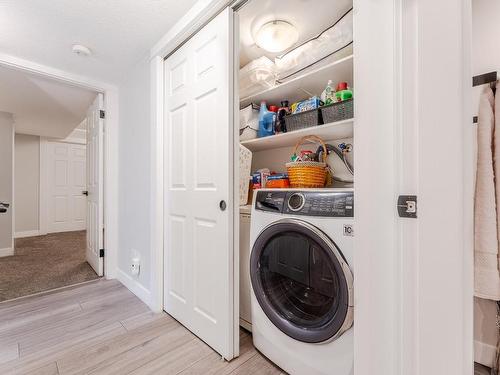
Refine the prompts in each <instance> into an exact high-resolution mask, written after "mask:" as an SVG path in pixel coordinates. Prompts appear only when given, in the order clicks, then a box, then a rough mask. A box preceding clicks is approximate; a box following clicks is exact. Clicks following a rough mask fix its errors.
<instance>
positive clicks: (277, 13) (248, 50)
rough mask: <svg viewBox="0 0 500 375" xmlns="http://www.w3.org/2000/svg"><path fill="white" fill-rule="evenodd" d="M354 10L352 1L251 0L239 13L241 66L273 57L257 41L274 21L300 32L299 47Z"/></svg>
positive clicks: (273, 55)
mask: <svg viewBox="0 0 500 375" xmlns="http://www.w3.org/2000/svg"><path fill="white" fill-rule="evenodd" d="M350 8H352V0H335V1H332V0H287V1H276V0H251V1H249V2H248V3H247V4H246V5H245V6H244V7H243V8H242V9H241V10H240V11H239V12H238V13H239V16H240V65H241V66H244V65H246V64H247V63H248V62H250V61H251V60H253V59H256V58H258V57H260V56H262V55H265V56H267V57H269V58H271V59H274V57H276V56H277V55H278V54H271V53H268V52H266V51H264V50H263V49H261V48H259V47H258V46H257V45H256V44H255V41H254V39H253V35H254V34H255V32H256V31H257V30H258V29H259V28H260V27H261V26H262V25H263V24H265V23H267V22H269V21H273V20H283V21H288V22H290V23H291V24H292V25H294V26H295V27H296V28H297V30H298V32H299V40H298V42H297V45H298V44H300V43H302V42H304V41H306V40H308V39H310V38H312V37H315V36H317V35H318V34H319V33H320V32H322V31H323V30H325V29H326V28H328V27H329V26H331V25H333V24H334V23H335V22H336V21H337V20H338V19H339V18H340V17H341V16H342V15H343V14H344V13H345V12H346V11H348V10H349V9H350Z"/></svg>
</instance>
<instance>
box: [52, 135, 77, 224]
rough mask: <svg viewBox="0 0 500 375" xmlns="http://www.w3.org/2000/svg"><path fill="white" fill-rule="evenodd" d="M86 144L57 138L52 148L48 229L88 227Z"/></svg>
mask: <svg viewBox="0 0 500 375" xmlns="http://www.w3.org/2000/svg"><path fill="white" fill-rule="evenodd" d="M85 148H86V147H85V145H82V144H74V143H65V142H53V141H49V142H48V144H47V151H48V177H49V178H48V181H47V182H48V192H49V204H48V218H49V220H48V228H47V229H48V232H49V233H57V232H68V231H76V230H85V228H86V221H87V220H86V218H87V215H86V209H85V208H86V203H87V199H86V198H87V197H86V196H85V195H84V194H83V193H84V191H85V190H86V180H85V170H86V156H85Z"/></svg>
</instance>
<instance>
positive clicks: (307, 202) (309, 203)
mask: <svg viewBox="0 0 500 375" xmlns="http://www.w3.org/2000/svg"><path fill="white" fill-rule="evenodd" d="M255 208H256V209H257V210H260V211H268V212H275V213H283V214H288V215H303V216H322V217H354V192H352V191H325V192H322V191H318V190H315V191H307V190H303V191H279V190H277V191H258V192H257V197H256V200H255Z"/></svg>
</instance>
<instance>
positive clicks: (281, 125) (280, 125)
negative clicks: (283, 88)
mask: <svg viewBox="0 0 500 375" xmlns="http://www.w3.org/2000/svg"><path fill="white" fill-rule="evenodd" d="M288 111H289V110H288V100H283V101H282V102H281V107H279V108H278V112H277V113H276V125H274V131H275V133H286V123H285V116H286V115H287V114H288Z"/></svg>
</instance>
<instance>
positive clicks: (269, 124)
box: [258, 101, 276, 138]
mask: <svg viewBox="0 0 500 375" xmlns="http://www.w3.org/2000/svg"><path fill="white" fill-rule="evenodd" d="M275 120H276V113H275V112H272V111H268V110H267V106H266V102H265V101H262V102H261V103H260V112H259V131H258V136H259V138H261V137H267V136H269V135H273V134H274V122H275Z"/></svg>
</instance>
